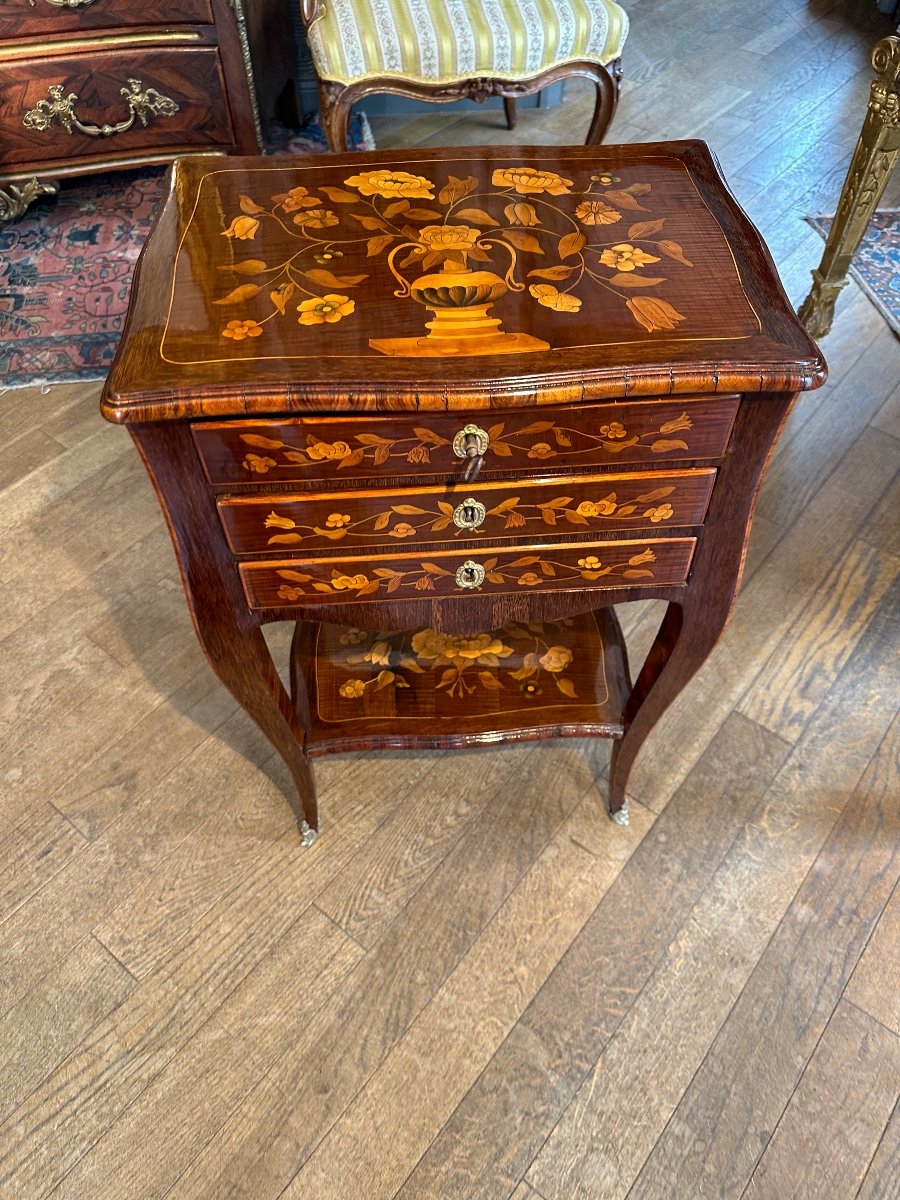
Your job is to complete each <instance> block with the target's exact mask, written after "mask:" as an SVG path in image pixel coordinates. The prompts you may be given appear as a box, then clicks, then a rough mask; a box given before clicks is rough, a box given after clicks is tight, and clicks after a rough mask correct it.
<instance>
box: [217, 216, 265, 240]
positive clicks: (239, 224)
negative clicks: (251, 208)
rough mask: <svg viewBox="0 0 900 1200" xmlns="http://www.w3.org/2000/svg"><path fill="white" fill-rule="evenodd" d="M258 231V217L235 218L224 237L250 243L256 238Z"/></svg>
mask: <svg viewBox="0 0 900 1200" xmlns="http://www.w3.org/2000/svg"><path fill="white" fill-rule="evenodd" d="M257 229H259V221H257V219H256V217H235V218H234V220H233V221H232V222H231V224H230V225H229V226H228V228H227V229H226V230H225V231H224V233H223V234H222V237H228V238H239V239H240V241H242V242H249V241H251V240H252V238H254V237H255V236H256V231H257Z"/></svg>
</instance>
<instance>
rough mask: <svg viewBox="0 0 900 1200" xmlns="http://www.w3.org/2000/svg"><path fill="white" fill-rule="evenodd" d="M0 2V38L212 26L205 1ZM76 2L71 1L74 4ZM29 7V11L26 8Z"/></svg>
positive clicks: (207, 4) (6, 0)
mask: <svg viewBox="0 0 900 1200" xmlns="http://www.w3.org/2000/svg"><path fill="white" fill-rule="evenodd" d="M72 2H73V0H0V38H14V37H28V36H29V35H31V34H53V33H80V32H82V31H86V30H96V29H114V28H116V27H122V26H129V25H130V26H134V25H170V24H183V23H188V24H190V23H192V22H193V23H195V24H198V25H211V24H212V10H211V8H210V3H209V0H159V3H155V4H153V5H147V4H136V3H135V0H80V4H79V6H78V7H76V8H70V7H68V5H69V4H71V3H72ZM78 2H79V0H75V3H78ZM31 4H33V7H31V6H30V5H31Z"/></svg>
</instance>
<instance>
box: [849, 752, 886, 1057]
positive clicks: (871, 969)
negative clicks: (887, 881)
mask: <svg viewBox="0 0 900 1200" xmlns="http://www.w3.org/2000/svg"><path fill="white" fill-rule="evenodd" d="M897 741H898V743H900V739H897ZM895 749H896V750H897V757H896V758H895V759H894V761H893V762H892V763H891V762H885V764H884V768H883V769H884V771H885V773H886V775H887V776H888V777H889V778H890V777H891V773H893V779H892V782H891V785H890V786H891V788H892V790H891V793H890V794H892V795H893V796H895V797H896V796H900V780H898V778H897V763H898V761H900V744H898V745H897V746H896V747H895ZM844 995H845V996H846V997H847V999H848V1000H852V1001H853V1003H854V1004H855V1005H856V1007H857V1008H861V1009H863V1011H864V1012H867V1013H868V1014H869V1016H870V1017H874V1018H875V1020H876V1021H880V1022H881V1024H882V1025H886V1026H887V1027H888V1029H893V1031H894V1033H896V1034H897V1035H898V1036H900V890H898V889H896V888H895V889H894V894H893V896H892V897H891V899H890V900H889V901H888V903H887V905H886V906H885V910H884V913H883V914H882V916H881V920H880V921H879V922H878V924H877V925H876V926H875V930H874V932H873V934H872V937H871V939H870V941H869V944H868V946H866V948H865V950H864V952H863V956H862V958H861V959H860V960H859V962H858V963H857V965H856V970H855V971H854V972H853V975H852V976H851V977H850V982H849V983H848V984H847V988H846V990H845V992H844Z"/></svg>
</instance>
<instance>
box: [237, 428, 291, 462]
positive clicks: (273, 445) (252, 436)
mask: <svg viewBox="0 0 900 1200" xmlns="http://www.w3.org/2000/svg"><path fill="white" fill-rule="evenodd" d="M241 441H242V442H246V443H247V445H248V446H261V447H262V449H263V450H280V449H281V447H282V446H283V445H284V442H280V441H279V440H278V439H277V438H267V437H263V436H262V435H261V434H259V433H242V434H241ZM305 461H306V456H305V455H304V462H305Z"/></svg>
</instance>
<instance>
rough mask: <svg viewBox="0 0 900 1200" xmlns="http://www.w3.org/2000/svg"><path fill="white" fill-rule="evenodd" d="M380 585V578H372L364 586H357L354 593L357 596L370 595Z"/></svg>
mask: <svg viewBox="0 0 900 1200" xmlns="http://www.w3.org/2000/svg"><path fill="white" fill-rule="evenodd" d="M380 587H381V580H380V579H372V580H370V582H369V583H367V584H366V585H365V587H361V588H358V589H357V592H356V594H357V596H371V595H372V593H373V592H377V591H378V589H379V588H380Z"/></svg>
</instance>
